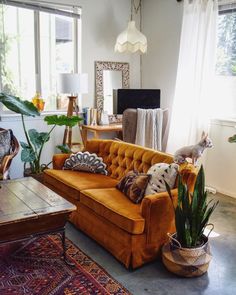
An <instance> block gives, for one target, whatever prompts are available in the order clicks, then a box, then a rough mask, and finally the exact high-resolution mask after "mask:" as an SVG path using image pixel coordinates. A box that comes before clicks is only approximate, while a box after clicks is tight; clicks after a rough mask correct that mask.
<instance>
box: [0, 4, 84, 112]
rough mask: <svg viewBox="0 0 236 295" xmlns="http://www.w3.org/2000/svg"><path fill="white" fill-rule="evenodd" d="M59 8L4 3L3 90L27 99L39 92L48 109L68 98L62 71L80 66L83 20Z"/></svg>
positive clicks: (0, 32) (0, 10) (0, 14)
mask: <svg viewBox="0 0 236 295" xmlns="http://www.w3.org/2000/svg"><path fill="white" fill-rule="evenodd" d="M56 12H59V13H56ZM56 12H55V13H48V12H45V11H39V10H38V9H35V10H33V9H25V8H22V7H14V6H9V5H1V4H0V90H1V91H4V92H7V93H10V94H13V95H16V96H19V97H22V98H23V99H27V100H31V99H32V97H33V96H34V95H35V93H36V92H39V93H40V94H41V95H42V98H43V99H44V100H45V102H46V104H45V110H55V109H62V108H63V106H65V101H67V100H66V99H65V97H63V96H62V95H60V96H58V95H57V92H56V81H57V76H58V74H59V73H70V72H77V71H78V70H79V60H80V50H79V49H80V40H81V35H80V34H79V33H78V32H80V30H79V28H80V21H79V19H78V18H76V17H73V16H67V15H64V14H63V13H62V14H60V11H58V10H56ZM73 15H74V14H73Z"/></svg>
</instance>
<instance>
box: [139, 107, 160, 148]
mask: <svg viewBox="0 0 236 295" xmlns="http://www.w3.org/2000/svg"><path fill="white" fill-rule="evenodd" d="M162 121H163V110H162V109H138V110H137V131H136V139H135V144H138V145H141V146H145V147H149V148H152V149H155V150H161V149H162V146H161V141H162Z"/></svg>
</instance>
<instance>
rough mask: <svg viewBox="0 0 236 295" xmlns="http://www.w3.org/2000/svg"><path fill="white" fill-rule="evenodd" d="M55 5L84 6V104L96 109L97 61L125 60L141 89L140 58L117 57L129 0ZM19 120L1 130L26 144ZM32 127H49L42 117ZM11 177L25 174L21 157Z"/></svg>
mask: <svg viewBox="0 0 236 295" xmlns="http://www.w3.org/2000/svg"><path fill="white" fill-rule="evenodd" d="M52 1H54V2H55V3H62V4H63V3H66V4H71V5H74V4H77V5H80V6H82V58H81V60H82V66H81V68H82V72H84V73H88V77H89V93H88V94H86V95H84V96H83V99H82V105H83V106H89V107H93V106H95V93H94V88H95V81H94V62H95V61H99V60H100V61H123V62H129V63H130V78H131V81H130V82H131V83H130V86H131V87H133V88H138V87H139V81H140V64H139V56H138V55H136V54H134V55H131V54H130V55H129V54H118V53H115V52H114V45H115V41H116V37H117V35H118V34H119V33H120V32H121V31H122V30H124V29H125V27H126V26H127V22H128V20H129V17H130V1H128V0H119V1H117V0H99V1H98V0H96V1H95V0H69V1H65V0H50V2H52ZM19 119H20V118H18V119H12V118H4V120H3V121H0V127H2V128H11V129H12V130H13V132H14V134H15V135H16V136H17V138H18V139H19V140H23V141H25V138H24V134H23V130H22V125H21V121H20V120H19ZM27 125H28V127H29V128H35V129H37V130H38V131H45V130H47V125H46V124H45V123H44V122H43V120H42V119H39V118H37V119H36V118H29V119H28V120H27ZM63 131H64V128H59V127H57V130H56V131H55V132H54V134H53V135H52V137H51V140H50V142H49V143H48V144H47V145H46V148H45V150H44V155H43V163H47V162H49V161H50V159H51V157H52V155H53V153H54V152H55V146H56V145H57V144H59V143H61V142H62V139H63ZM11 175H12V177H21V176H22V175H23V165H22V163H21V160H20V154H19V155H18V156H17V158H15V159H14V161H13V164H12V173H11Z"/></svg>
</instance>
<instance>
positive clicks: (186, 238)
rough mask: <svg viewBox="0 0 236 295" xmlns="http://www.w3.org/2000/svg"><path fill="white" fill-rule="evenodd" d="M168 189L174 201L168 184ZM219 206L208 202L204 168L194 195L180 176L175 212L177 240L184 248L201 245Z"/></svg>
mask: <svg viewBox="0 0 236 295" xmlns="http://www.w3.org/2000/svg"><path fill="white" fill-rule="evenodd" d="M166 187H167V192H168V194H169V196H170V197H171V199H172V201H173V198H172V195H171V191H170V188H169V186H168V184H167V183H166ZM217 204H218V201H217V202H215V203H213V204H212V200H211V201H209V202H207V192H206V191H205V175H204V170H203V167H202V166H201V168H200V171H199V173H198V176H197V179H196V183H195V186H194V191H193V193H190V192H189V189H188V187H187V185H186V184H185V183H184V182H183V180H182V178H181V176H179V180H178V204H177V206H176V208H175V209H174V210H175V225H176V234H177V240H178V241H179V242H180V244H181V245H182V247H186V248H190V247H197V246H199V245H200V243H201V238H202V235H203V231H204V229H205V227H206V225H207V223H208V221H209V218H210V216H211V214H212V213H213V211H214V209H215V207H216V206H217Z"/></svg>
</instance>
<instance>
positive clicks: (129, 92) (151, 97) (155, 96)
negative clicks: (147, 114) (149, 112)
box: [117, 89, 161, 114]
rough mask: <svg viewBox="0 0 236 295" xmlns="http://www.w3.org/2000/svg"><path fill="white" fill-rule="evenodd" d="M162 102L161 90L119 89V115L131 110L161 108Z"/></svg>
mask: <svg viewBox="0 0 236 295" xmlns="http://www.w3.org/2000/svg"><path fill="white" fill-rule="evenodd" d="M160 100H161V90H160V89H117V114H123V112H124V110H126V109H129V108H133V109H137V108H141V109H155V108H159V107H160Z"/></svg>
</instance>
